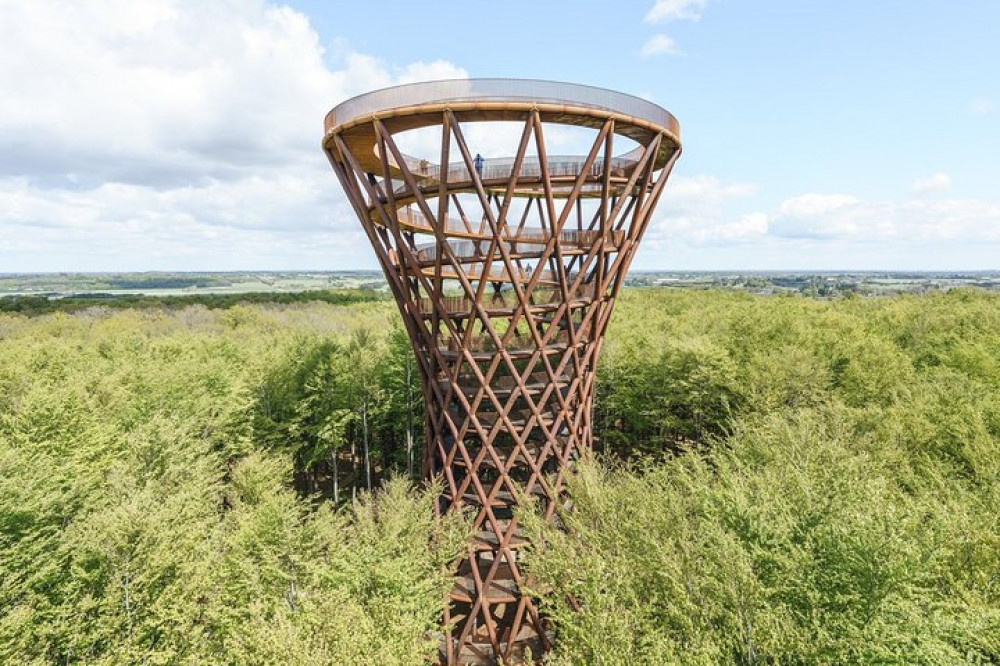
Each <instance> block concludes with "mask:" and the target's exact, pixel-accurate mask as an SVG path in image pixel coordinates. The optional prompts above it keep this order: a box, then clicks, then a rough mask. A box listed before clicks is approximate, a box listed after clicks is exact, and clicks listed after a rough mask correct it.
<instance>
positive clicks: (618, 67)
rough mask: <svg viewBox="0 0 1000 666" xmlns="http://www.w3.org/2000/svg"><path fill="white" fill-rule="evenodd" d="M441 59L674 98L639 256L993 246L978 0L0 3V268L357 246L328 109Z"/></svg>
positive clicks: (992, 72) (730, 260)
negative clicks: (660, 177) (672, 150)
mask: <svg viewBox="0 0 1000 666" xmlns="http://www.w3.org/2000/svg"><path fill="white" fill-rule="evenodd" d="M457 77H512V78H536V79H549V80H556V81H568V82H573V83H583V84H589V85H595V86H601V87H606V88H611V89H614V90H618V91H622V92H626V93H630V94H633V95H638V96H641V97H645V98H647V99H650V100H652V101H654V102H656V103H657V104H660V105H661V106H663V107H664V108H666V109H668V110H669V111H671V112H672V113H673V114H674V115H675V116H677V118H678V119H679V121H680V124H681V133H682V140H683V144H684V153H683V155H682V157H681V159H680V161H679V163H678V165H677V167H676V168H675V170H674V174H673V175H672V177H671V180H670V182H669V183H668V186H667V189H666V192H665V194H664V197H663V199H662V200H661V203H660V206H659V208H658V209H657V212H656V215H655V217H654V219H653V221H652V223H651V225H650V228H649V230H648V232H647V235H646V239H645V240H644V243H643V246H642V248H641V249H640V251H639V253H638V255H637V258H636V260H635V263H634V264H633V268H634V269H646V270H654V269H661V270H671V269H674V270H768V269H770V270H988V269H1000V1H998V0H879V1H878V2H872V1H871V0H838V1H833V0H809V1H808V2H806V1H803V0H754V1H748V0H743V1H738V0H618V1H617V2H607V1H605V2H596V1H591V0H577V1H576V2H563V1H558V0H548V1H545V2H541V1H538V0H535V1H533V2H528V1H522V0H505V2H499V3H498V2H475V1H474V0H465V1H464V2H455V1H452V0H446V1H441V2H420V3H414V2H397V1H395V0H386V1H385V2H381V3H377V4H369V3H365V2H357V0H351V1H349V2H345V1H342V0H290V1H289V2H266V1H264V0H213V1H211V2H205V1H204V0H191V1H189V0H125V1H122V0H95V1H93V2H91V1H88V0H71V1H66V2H63V1H61V0H0V91H2V92H0V273H15V272H60V271H66V272H70V271H147V270H162V271H172V270H218V271H226V270H298V269H301V270H347V269H372V268H376V266H377V264H376V262H375V259H374V254H373V253H372V251H371V249H370V248H369V247H368V244H367V240H366V239H365V238H364V237H363V235H362V233H361V231H360V226H359V223H358V222H357V220H356V219H355V217H354V214H353V212H352V211H351V209H350V208H349V206H348V204H347V202H346V199H345V198H344V196H343V194H342V193H341V191H340V187H339V184H338V183H337V181H336V178H335V177H334V175H333V173H332V171H331V170H330V167H329V164H328V163H327V161H326V158H325V156H324V154H323V152H322V150H321V149H320V140H321V138H322V120H323V116H324V115H325V113H326V112H327V111H328V110H329V109H330V108H332V107H333V106H335V105H336V104H337V103H339V102H340V101H343V100H344V99H346V98H348V97H350V96H353V95H356V94H359V93H363V92H366V91H369V90H374V89H377V88H381V87H385V86H388V85H394V84H398V83H406V82H413V81H423V80H432V79H442V78H457ZM484 154H485V153H484Z"/></svg>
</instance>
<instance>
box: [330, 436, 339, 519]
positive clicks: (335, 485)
mask: <svg viewBox="0 0 1000 666" xmlns="http://www.w3.org/2000/svg"><path fill="white" fill-rule="evenodd" d="M330 458H331V461H330V462H331V463H332V464H333V505H334V506H337V505H338V504H340V464H339V463H338V462H337V449H333V451H332V452H331V453H330Z"/></svg>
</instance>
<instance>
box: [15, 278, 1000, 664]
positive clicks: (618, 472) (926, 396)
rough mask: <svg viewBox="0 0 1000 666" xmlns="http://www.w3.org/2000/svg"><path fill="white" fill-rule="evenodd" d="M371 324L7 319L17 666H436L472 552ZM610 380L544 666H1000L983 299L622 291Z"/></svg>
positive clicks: (557, 588)
mask: <svg viewBox="0 0 1000 666" xmlns="http://www.w3.org/2000/svg"><path fill="white" fill-rule="evenodd" d="M359 298H360V297H359ZM365 298H366V297H365ZM365 298H362V301H361V302H354V301H352V300H351V299H350V298H348V299H346V301H335V302H328V303H321V302H302V301H300V300H298V299H297V298H293V299H291V302H289V303H249V302H244V303H238V304H234V303H220V304H219V306H220V307H219V308H218V309H213V308H211V307H206V306H205V305H187V306H185V307H181V305H183V304H182V303H178V304H176V305H177V307H174V306H170V307H162V304H159V305H157V306H155V307H145V306H143V307H138V308H135V309H117V308H109V307H88V308H86V309H82V310H78V311H73V312H55V313H49V314H38V313H36V314H33V315H31V316H28V315H25V314H17V313H14V314H11V313H8V314H3V313H0V465H2V468H3V470H4V472H3V474H2V475H0V663H35V664H47V663H81V662H86V663H95V664H112V663H113V664H119V663H125V664H128V663H149V664H158V663H159V664H179V663H190V664H237V663H238V664H276V663H292V664H340V663H352V664H353V663H360V664H365V663H368V664H413V663H421V662H422V661H424V660H425V659H426V658H427V657H428V655H431V654H432V653H433V651H434V639H433V636H434V632H435V631H436V623H437V621H438V619H439V616H440V610H441V606H440V604H441V599H442V597H443V594H444V590H445V589H446V587H447V585H448V575H449V572H448V567H449V563H450V562H452V561H453V558H454V557H455V555H456V553H457V552H459V550H460V549H461V548H462V543H463V540H464V538H465V530H466V526H465V525H464V524H462V523H461V519H460V517H457V516H454V517H450V518H448V519H446V520H439V519H435V518H433V509H432V507H433V502H434V500H433V498H434V496H435V492H436V491H435V489H434V488H433V487H431V488H427V489H424V490H422V491H421V490H414V489H413V488H411V487H410V485H409V484H408V483H407V478H406V477H409V478H410V479H411V480H412V479H413V478H414V477H415V476H416V475H417V473H418V470H419V461H420V459H421V447H422V439H423V425H422V415H421V404H420V403H421V392H420V387H419V378H418V376H417V371H416V367H415V364H414V360H413V356H412V353H411V351H410V349H409V343H408V341H407V339H406V337H405V335H404V334H403V332H402V331H401V330H400V327H399V325H398V323H397V322H398V313H397V312H396V311H395V310H394V306H393V305H392V304H391V303H389V302H387V301H385V300H365ZM11 302H12V301H11ZM598 381H599V385H598V392H597V396H598V399H597V405H596V414H595V421H594V432H595V434H596V435H597V437H598V443H597V448H598V454H599V455H598V456H597V457H596V458H595V459H591V460H587V461H585V462H584V464H582V465H581V467H580V471H579V473H578V474H577V475H575V476H574V477H573V478H571V479H570V488H571V492H572V493H573V496H574V502H575V509H574V511H573V512H571V513H567V514H566V515H564V516H562V527H561V528H559V529H557V528H556V527H555V526H553V525H549V524H546V523H544V522H542V521H539V520H538V519H537V517H535V516H533V515H532V514H531V513H530V512H524V515H523V516H522V518H523V519H524V521H525V522H526V523H527V525H528V528H529V531H530V533H531V534H532V535H533V539H534V544H535V546H534V550H533V551H532V552H531V553H529V555H528V560H527V564H528V567H529V568H530V570H531V571H532V572H533V574H534V576H535V578H534V580H535V583H534V584H535V586H536V588H537V590H538V592H539V593H540V594H541V595H542V606H543V608H544V610H545V612H547V613H548V614H549V616H550V617H551V618H552V619H553V621H554V623H555V627H556V632H557V645H556V650H555V652H554V653H553V654H551V655H550V656H549V657H548V659H549V661H550V662H551V663H553V664H592V663H601V664H606V665H607V664H671V663H682V664H720V663H741V664H762V663H772V664H776V663H792V664H828V663H898V664H904V663H905V664H910V663H914V664H954V663H981V664H986V663H997V662H998V661H1000V555H998V553H1000V527H998V525H1000V520H998V516H1000V409H998V405H1000V299H998V297H997V296H992V295H989V294H986V293H980V292H974V291H961V290H959V291H952V292H949V293H941V294H932V295H926V296H902V297H894V298H885V299H864V298H845V299H838V300H811V299H805V298H798V297H771V298H761V297H755V296H751V295H749V294H741V293H732V292H720V291H699V292H694V291H668V290H641V289H634V290H626V291H625V292H624V293H623V294H622V298H621V300H620V303H619V305H618V310H617V312H616V313H615V316H614V317H613V318H612V330H611V331H610V332H609V336H608V340H607V342H606V345H605V347H604V352H603V356H602V359H601V368H600V372H599V375H598ZM369 488H371V491H372V492H369Z"/></svg>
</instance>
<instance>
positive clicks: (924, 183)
mask: <svg viewBox="0 0 1000 666" xmlns="http://www.w3.org/2000/svg"><path fill="white" fill-rule="evenodd" d="M950 187H951V176H949V175H948V174H946V173H936V174H934V175H933V176H928V177H927V178H917V179H916V180H915V181H913V185H911V186H910V190H911V191H912V192H913V193H914V194H917V195H921V194H933V193H935V192H943V191H945V190H947V189H949V188H950Z"/></svg>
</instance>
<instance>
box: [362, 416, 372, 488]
mask: <svg viewBox="0 0 1000 666" xmlns="http://www.w3.org/2000/svg"><path fill="white" fill-rule="evenodd" d="M361 428H362V430H363V431H364V439H363V441H362V443H363V445H364V448H365V482H366V483H367V485H368V491H369V492H371V489H372V459H371V455H370V453H369V451H368V398H365V399H364V402H362V403H361Z"/></svg>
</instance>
